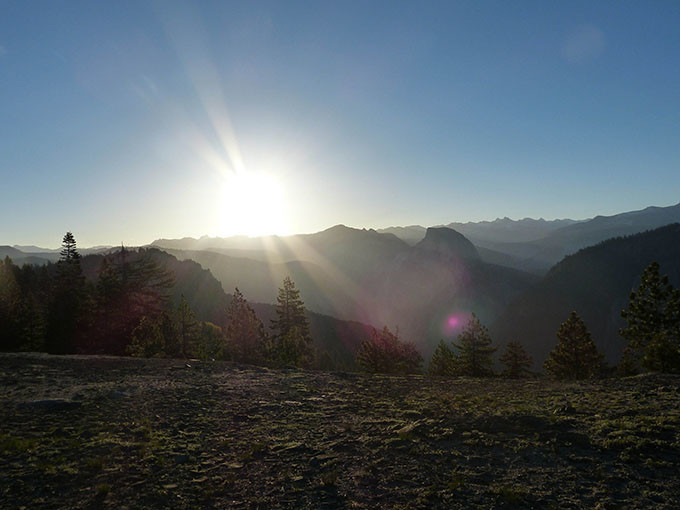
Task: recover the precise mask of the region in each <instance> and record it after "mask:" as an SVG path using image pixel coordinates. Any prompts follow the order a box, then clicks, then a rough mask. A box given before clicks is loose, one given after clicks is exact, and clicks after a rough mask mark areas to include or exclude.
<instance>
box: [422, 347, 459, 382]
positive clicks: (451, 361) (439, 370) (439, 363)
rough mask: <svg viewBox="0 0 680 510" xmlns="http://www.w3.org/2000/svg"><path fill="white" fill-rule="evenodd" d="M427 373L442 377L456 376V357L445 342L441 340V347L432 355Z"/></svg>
mask: <svg viewBox="0 0 680 510" xmlns="http://www.w3.org/2000/svg"><path fill="white" fill-rule="evenodd" d="M427 373H428V374H429V375H436V376H440V377H452V376H454V375H456V355H455V354H454V353H453V351H452V350H451V348H450V347H449V346H448V345H446V343H445V342H444V340H439V345H437V348H436V349H435V351H434V354H433V355H432V359H431V360H430V366H429V367H428V371H427Z"/></svg>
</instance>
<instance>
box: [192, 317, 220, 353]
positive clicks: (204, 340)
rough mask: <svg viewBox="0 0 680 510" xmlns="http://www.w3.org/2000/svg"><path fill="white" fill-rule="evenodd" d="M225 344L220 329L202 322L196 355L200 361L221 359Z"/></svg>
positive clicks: (209, 323) (210, 323)
mask: <svg viewBox="0 0 680 510" xmlns="http://www.w3.org/2000/svg"><path fill="white" fill-rule="evenodd" d="M225 347H226V342H225V338H224V333H223V332H222V328H220V327H219V326H216V325H215V324H213V323H212V322H203V323H201V327H200V330H199V334H198V345H197V347H196V354H197V355H198V357H199V358H200V359H202V360H217V359H223V357H224V352H225Z"/></svg>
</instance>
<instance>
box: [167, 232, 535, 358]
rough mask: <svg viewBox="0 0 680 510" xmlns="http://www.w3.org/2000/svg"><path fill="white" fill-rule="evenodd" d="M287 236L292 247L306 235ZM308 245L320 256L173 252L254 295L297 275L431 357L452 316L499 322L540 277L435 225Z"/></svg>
mask: <svg viewBox="0 0 680 510" xmlns="http://www.w3.org/2000/svg"><path fill="white" fill-rule="evenodd" d="M213 242H214V240H213ZM286 242H287V244H288V246H289V247H290V246H295V245H296V243H300V242H301V241H300V239H299V238H298V239H297V240H291V239H288V238H286ZM170 244H172V243H170ZM182 244H186V243H182ZM271 245H272V243H271V242H270V243H269V247H268V249H270V250H271ZM305 245H306V249H307V251H306V252H305V253H307V254H308V256H309V258H314V261H310V260H309V258H308V259H306V260H292V261H287V262H285V263H281V262H272V263H266V262H263V261H262V260H253V259H249V258H242V257H230V256H228V255H224V254H222V253H216V252H214V251H179V250H170V249H169V250H168V251H169V252H170V253H172V254H174V255H176V256H177V257H178V258H182V259H193V260H195V261H196V262H199V263H200V264H201V265H202V266H203V267H204V268H206V269H210V270H211V272H212V273H213V274H214V275H215V277H216V278H218V279H219V280H220V281H221V282H222V284H223V285H224V286H225V288H227V289H229V290H231V289H233V288H234V287H239V289H240V290H241V291H242V292H244V294H245V295H246V297H248V298H249V299H251V300H253V301H264V302H270V303H271V302H274V300H275V298H276V294H277V290H278V287H280V285H281V282H282V280H283V278H284V277H285V276H290V277H291V278H292V279H293V280H294V281H295V283H296V286H297V287H298V289H300V293H301V296H302V299H303V300H304V301H305V303H306V305H307V307H308V308H310V309H311V310H314V311H316V312H320V313H324V314H330V315H333V316H335V317H340V318H343V319H347V320H356V321H359V322H362V323H367V324H374V325H377V326H382V325H384V324H386V325H388V326H389V327H391V328H396V327H398V328H399V330H400V333H401V334H402V337H404V338H405V339H407V340H412V341H414V342H416V344H417V345H419V347H420V348H421V350H422V352H423V354H424V355H425V356H428V355H429V353H430V352H431V350H432V348H433V346H434V345H435V344H436V343H437V342H438V341H439V339H440V338H441V337H442V336H451V335H453V334H455V333H456V331H454V329H455V328H451V327H449V323H448V322H447V321H449V320H450V319H451V317H457V318H460V320H461V321H462V319H463V318H464V317H466V316H467V315H469V313H470V312H475V313H477V314H478V315H479V316H480V317H481V318H482V320H484V321H486V322H487V323H488V322H491V321H493V320H494V319H495V318H496V317H497V316H498V315H499V314H500V313H501V312H502V311H503V310H504V309H505V307H506V306H507V305H508V304H509V303H510V302H511V300H512V299H514V298H515V297H516V296H517V295H518V294H519V293H521V292H523V291H524V290H526V289H527V288H528V287H529V286H530V285H532V284H534V283H535V282H536V281H537V280H538V278H536V277H534V276H532V275H529V274H527V273H524V272H521V271H516V270H513V269H509V268H506V267H501V266H497V265H492V264H487V263H485V262H484V261H483V260H481V258H480V256H479V253H478V252H477V249H476V248H475V247H474V246H473V245H472V243H471V242H470V241H469V240H468V239H466V238H465V236H463V235H462V234H460V233H458V232H456V231H454V230H452V229H449V228H446V227H440V228H430V229H427V231H426V235H425V237H424V239H422V240H421V241H420V242H419V243H417V244H416V245H415V246H413V247H409V246H408V245H406V244H405V243H404V242H402V241H400V240H398V239H397V238H396V237H394V236H393V235H388V234H380V233H378V232H376V231H372V230H357V229H350V228H347V227H342V226H338V227H334V228H332V229H329V230H327V231H324V232H321V233H319V234H316V235H312V236H307V237H306V238H305ZM222 249H224V248H222ZM249 249H253V248H252V247H250V248H249ZM312 251H313V253H312Z"/></svg>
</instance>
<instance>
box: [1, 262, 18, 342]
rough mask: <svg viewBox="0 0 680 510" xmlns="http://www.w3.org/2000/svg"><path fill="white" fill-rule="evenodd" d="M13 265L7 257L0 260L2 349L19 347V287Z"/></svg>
mask: <svg viewBox="0 0 680 510" xmlns="http://www.w3.org/2000/svg"><path fill="white" fill-rule="evenodd" d="M15 267H16V266H15V265H14V263H13V262H12V259H10V258H9V257H5V260H4V261H2V260H0V350H3V351H16V350H17V349H18V348H19V335H20V329H21V326H20V324H19V323H18V321H17V315H18V311H19V308H20V306H21V288H20V287H19V283H18V282H17V279H16V271H15Z"/></svg>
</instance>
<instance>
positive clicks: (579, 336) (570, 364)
mask: <svg viewBox="0 0 680 510" xmlns="http://www.w3.org/2000/svg"><path fill="white" fill-rule="evenodd" d="M557 338H558V343H557V345H556V346H555V348H554V349H553V350H552V352H551V353H550V355H549V357H548V359H547V360H546V362H545V364H544V365H543V366H544V367H545V370H546V372H548V373H549V374H550V375H553V376H555V377H557V378H558V379H587V378H590V377H596V376H597V375H598V374H599V373H600V370H601V369H602V367H603V364H604V361H603V356H602V354H600V353H599V352H598V351H597V347H596V346H595V342H593V339H592V338H591V336H590V333H589V332H588V328H586V325H585V323H584V322H583V320H581V318H580V317H579V316H578V314H577V313H576V312H571V315H570V316H569V318H568V319H567V320H566V322H564V323H562V325H561V326H560V329H559V331H558V332H557Z"/></svg>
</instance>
